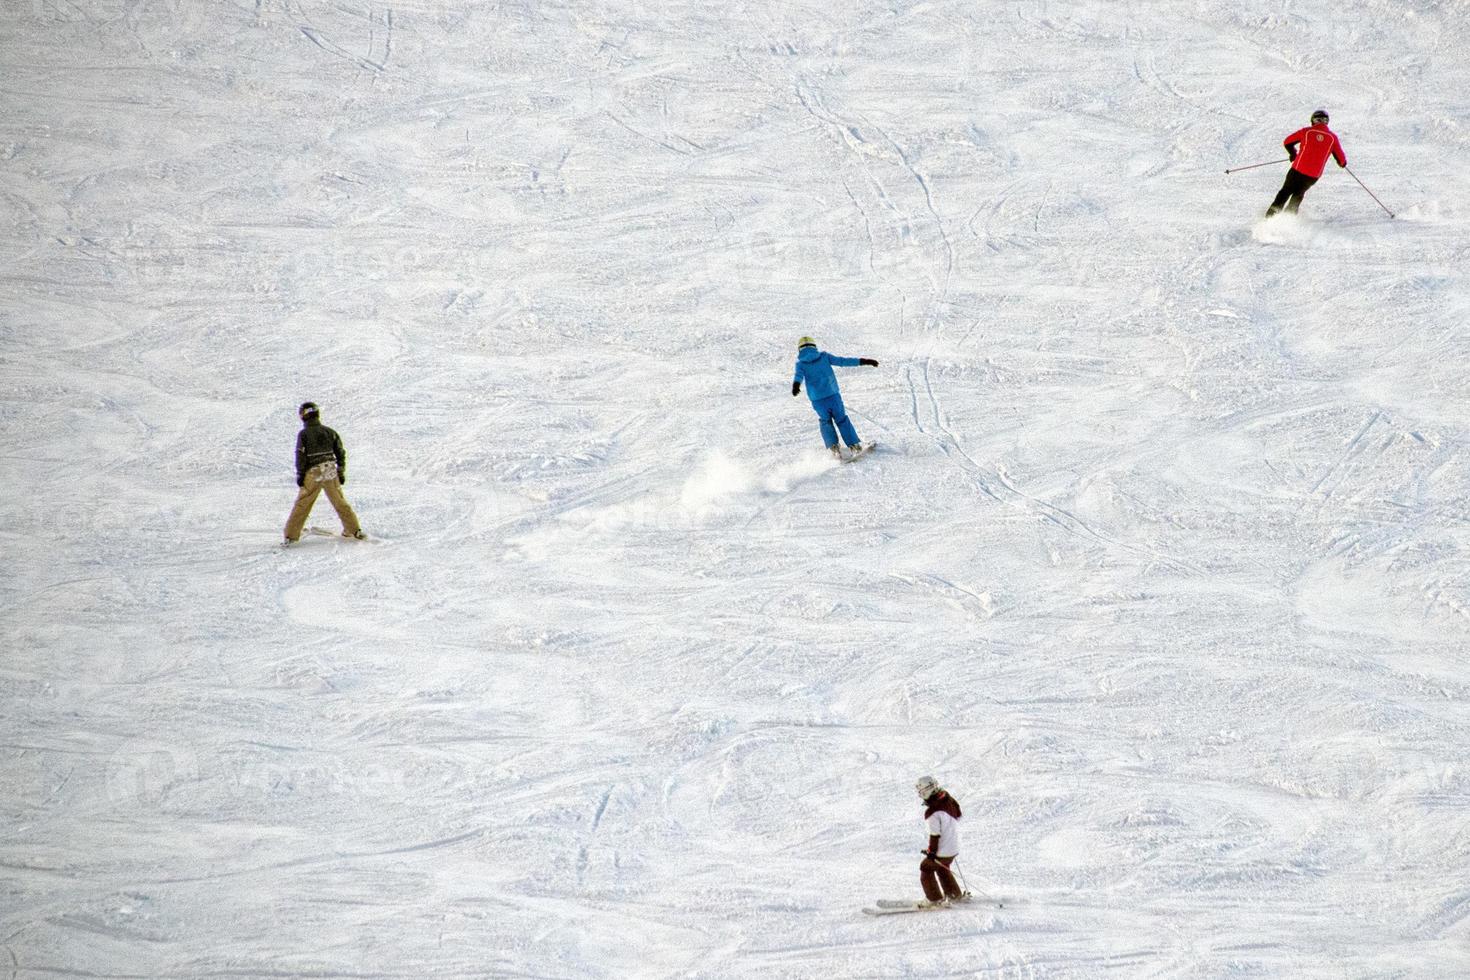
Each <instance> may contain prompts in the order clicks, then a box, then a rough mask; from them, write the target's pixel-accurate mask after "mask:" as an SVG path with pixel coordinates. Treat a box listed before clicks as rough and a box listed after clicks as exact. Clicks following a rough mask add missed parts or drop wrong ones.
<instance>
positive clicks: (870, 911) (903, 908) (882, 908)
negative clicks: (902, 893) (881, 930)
mask: <svg viewBox="0 0 1470 980" xmlns="http://www.w3.org/2000/svg"><path fill="white" fill-rule="evenodd" d="M946 908H949V906H948V905H930V904H928V903H927V902H890V901H881V902H879V903H878V905H877V907H875V908H866V909H863V914H864V915H903V914H904V913H905V912H938V911H940V910H941V909H946Z"/></svg>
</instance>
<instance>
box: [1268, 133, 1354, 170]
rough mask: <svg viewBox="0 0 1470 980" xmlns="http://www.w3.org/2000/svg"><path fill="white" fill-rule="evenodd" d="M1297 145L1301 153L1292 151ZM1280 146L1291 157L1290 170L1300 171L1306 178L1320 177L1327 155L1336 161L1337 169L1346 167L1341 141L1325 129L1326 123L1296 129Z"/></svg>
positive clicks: (1345, 157) (1325, 164)
mask: <svg viewBox="0 0 1470 980" xmlns="http://www.w3.org/2000/svg"><path fill="white" fill-rule="evenodd" d="M1297 144H1300V145H1301V152H1297V150H1296V149H1294V147H1295V146H1296V145H1297ZM1281 145H1282V146H1284V147H1286V152H1287V153H1290V154H1291V155H1292V164H1291V169H1293V170H1300V171H1301V172H1302V173H1304V174H1306V175H1307V176H1308V177H1320V176H1322V171H1323V170H1324V169H1325V168H1326V166H1327V157H1328V154H1331V156H1332V158H1333V159H1334V160H1336V161H1337V165H1338V166H1339V167H1346V166H1347V155H1346V154H1345V153H1343V152H1342V140H1340V139H1338V138H1337V134H1336V133H1334V132H1333V131H1332V130H1330V129H1328V128H1327V124H1326V123H1318V124H1317V125H1315V126H1308V127H1307V128H1306V129H1298V130H1297V131H1296V132H1294V133H1292V134H1291V135H1290V136H1288V137H1287V138H1286V139H1284V140H1282V141H1281Z"/></svg>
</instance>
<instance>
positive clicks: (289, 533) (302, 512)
mask: <svg viewBox="0 0 1470 980" xmlns="http://www.w3.org/2000/svg"><path fill="white" fill-rule="evenodd" d="M323 490H325V491H326V493H327V499H328V500H330V501H331V502H332V507H333V509H335V510H336V511H337V517H338V519H339V520H341V521H342V533H343V534H346V535H349V536H351V535H354V534H356V533H357V532H358V531H359V530H360V529H361V525H360V524H358V523H357V515H356V514H354V513H353V512H352V505H351V504H349V503H348V502H347V498H346V497H344V496H342V484H340V483H338V482H337V464H336V462H334V461H329V462H326V463H318V464H316V465H315V466H313V467H312V468H311V469H309V470H307V471H306V479H305V480H304V481H302V484H301V492H300V493H298V494H297V495H296V504H295V506H293V507H292V508H291V516H290V517H289V518H288V519H287V520H286V540H287V541H295V540H296V539H298V538H300V537H301V529H302V528H303V527H305V526H306V518H307V517H309V516H310V515H311V507H312V505H313V504H315V503H316V495H317V494H319V493H321V492H322V491H323Z"/></svg>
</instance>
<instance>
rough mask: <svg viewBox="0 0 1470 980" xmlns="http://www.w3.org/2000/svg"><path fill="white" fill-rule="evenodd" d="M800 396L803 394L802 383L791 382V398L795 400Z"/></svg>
mask: <svg viewBox="0 0 1470 980" xmlns="http://www.w3.org/2000/svg"><path fill="white" fill-rule="evenodd" d="M799 394H801V382H800V381H793V382H791V397H792V398H795V397H796V396H797V395H799Z"/></svg>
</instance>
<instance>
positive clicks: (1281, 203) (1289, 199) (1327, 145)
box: [1266, 109, 1347, 218]
mask: <svg viewBox="0 0 1470 980" xmlns="http://www.w3.org/2000/svg"><path fill="white" fill-rule="evenodd" d="M1281 145H1282V146H1284V147H1286V153H1287V156H1289V157H1291V169H1290V170H1288V171H1287V172H1286V180H1285V181H1283V182H1282V184H1281V191H1280V193H1278V194H1277V195H1276V200H1274V201H1272V202H1271V206H1270V207H1269V208H1267V209H1266V217H1268V218H1269V217H1271V216H1272V215H1273V214H1276V213H1278V212H1280V211H1281V210H1283V209H1285V210H1286V211H1289V212H1290V213H1292V214H1296V209H1297V208H1298V207H1299V206H1300V205H1301V203H1302V198H1303V197H1305V196H1306V194H1307V191H1308V190H1310V189H1311V187H1312V185H1313V184H1315V183H1316V182H1317V178H1318V177H1321V176H1322V171H1323V169H1325V168H1326V166H1327V158H1328V157H1329V156H1331V157H1332V158H1333V159H1334V160H1336V161H1337V165H1338V166H1339V167H1346V166H1347V155H1346V154H1344V153H1343V152H1342V140H1340V139H1338V138H1337V134H1336V133H1334V132H1333V131H1332V130H1330V129H1328V128H1327V110H1326V109H1318V110H1317V111H1316V112H1314V113H1312V125H1310V126H1308V127H1307V128H1306V129H1298V130H1297V131H1296V132H1294V133H1292V134H1291V135H1290V136H1288V137H1287V138H1286V139H1284V140H1282V141H1281Z"/></svg>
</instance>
